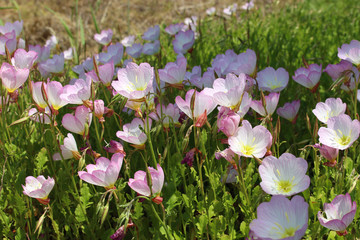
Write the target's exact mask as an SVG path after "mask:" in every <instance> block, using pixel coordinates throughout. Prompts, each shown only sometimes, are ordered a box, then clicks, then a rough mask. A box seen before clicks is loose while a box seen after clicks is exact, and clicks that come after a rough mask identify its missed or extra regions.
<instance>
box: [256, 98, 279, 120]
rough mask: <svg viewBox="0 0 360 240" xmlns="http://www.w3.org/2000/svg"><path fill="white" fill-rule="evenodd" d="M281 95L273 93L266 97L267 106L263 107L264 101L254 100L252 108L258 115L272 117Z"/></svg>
mask: <svg viewBox="0 0 360 240" xmlns="http://www.w3.org/2000/svg"><path fill="white" fill-rule="evenodd" d="M279 98H280V93H275V92H272V93H270V94H269V95H268V96H265V106H266V107H264V106H263V103H262V100H253V101H252V102H251V108H252V109H254V110H255V112H257V113H258V114H260V115H261V116H263V117H265V116H267V115H272V114H273V113H274V112H275V109H276V107H277V104H278V102H279Z"/></svg>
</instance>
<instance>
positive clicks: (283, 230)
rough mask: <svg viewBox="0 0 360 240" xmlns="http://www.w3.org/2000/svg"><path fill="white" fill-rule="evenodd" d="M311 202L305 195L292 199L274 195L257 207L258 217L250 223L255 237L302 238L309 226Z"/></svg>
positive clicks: (294, 239)
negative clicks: (306, 199)
mask: <svg viewBox="0 0 360 240" xmlns="http://www.w3.org/2000/svg"><path fill="white" fill-rule="evenodd" d="M308 209H309V204H308V203H306V202H305V201H304V198H303V197H300V196H294V197H293V198H292V199H291V200H289V199H287V198H286V197H284V196H273V197H272V198H271V200H270V202H263V203H261V204H260V205H259V206H258V208H257V219H254V220H253V221H252V222H251V223H250V230H251V231H252V232H253V234H255V236H256V237H257V238H255V239H264V240H265V239H266V240H268V239H286V240H300V239H302V237H303V236H304V235H305V232H306V229H307V227H308V221H309V217H308Z"/></svg>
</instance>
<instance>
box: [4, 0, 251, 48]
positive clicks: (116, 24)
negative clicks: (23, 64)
mask: <svg viewBox="0 0 360 240" xmlns="http://www.w3.org/2000/svg"><path fill="white" fill-rule="evenodd" d="M234 2H237V3H238V4H239V5H240V4H242V3H244V2H245V0H243V1H240V2H239V1H234V0H221V1H220V0H200V1H199V0H196V1H193V0H180V1H179V0H170V1H167V0H149V1H141V0H108V1H101V0H79V2H78V14H79V16H80V17H81V19H82V21H83V25H84V29H85V36H86V43H87V46H88V47H90V48H92V47H94V46H95V45H96V43H95V41H94V40H93V39H92V38H93V35H94V33H95V32H96V31H95V27H94V23H93V20H92V15H91V9H94V12H95V15H96V19H97V22H98V25H99V28H100V29H107V28H111V29H112V30H113V31H114V37H115V38H117V39H121V38H122V37H124V36H126V35H129V34H142V33H143V32H144V31H145V30H146V29H147V28H148V27H150V26H153V25H155V24H170V23H172V22H174V21H178V20H182V19H184V18H185V17H189V16H191V15H198V16H199V15H200V16H201V15H204V14H205V10H206V9H207V8H209V7H212V6H215V7H216V8H217V10H218V11H222V9H223V8H224V7H226V6H228V5H229V4H232V3H234ZM17 4H18V5H19V13H20V16H21V18H22V19H23V20H24V32H25V36H26V38H27V39H26V40H27V42H28V43H29V44H43V43H44V42H45V41H46V39H47V38H48V37H49V36H51V35H52V34H55V35H56V36H57V37H58V40H59V43H60V46H64V48H66V47H69V41H68V36H67V34H66V32H65V29H64V27H63V26H62V25H61V22H60V20H59V18H57V17H56V16H54V15H53V14H52V13H51V12H50V11H49V10H47V9H46V7H49V8H51V9H52V10H54V11H55V12H56V13H57V15H58V16H60V17H61V18H62V19H64V21H65V22H66V24H68V25H69V27H70V29H71V30H72V31H73V32H79V31H76V27H77V25H76V19H75V16H76V14H75V11H76V8H75V5H76V2H75V0H74V1H63V0H31V1H29V0H17ZM9 6H13V4H12V1H10V0H7V1H5V3H4V2H3V3H2V4H0V7H9ZM18 19H19V16H18V12H17V10H16V9H6V10H1V20H2V21H4V22H6V21H15V20H18Z"/></svg>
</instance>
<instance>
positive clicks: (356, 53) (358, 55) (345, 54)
mask: <svg viewBox="0 0 360 240" xmlns="http://www.w3.org/2000/svg"><path fill="white" fill-rule="evenodd" d="M338 57H339V58H341V59H343V60H346V61H349V62H352V63H353V64H355V65H359V64H360V42H359V41H358V40H352V41H351V42H350V44H343V45H342V46H341V48H338Z"/></svg>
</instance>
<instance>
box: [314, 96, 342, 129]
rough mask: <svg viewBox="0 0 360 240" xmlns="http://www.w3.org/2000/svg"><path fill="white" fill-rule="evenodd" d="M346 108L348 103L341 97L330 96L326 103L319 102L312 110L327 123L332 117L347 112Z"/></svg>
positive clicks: (320, 119)
mask: <svg viewBox="0 0 360 240" xmlns="http://www.w3.org/2000/svg"><path fill="white" fill-rule="evenodd" d="M345 110H346V103H343V102H342V100H341V98H336V99H335V98H328V99H326V100H325V103H323V102H319V103H317V104H316V107H315V109H313V110H312V112H313V113H314V115H315V116H316V117H317V119H319V121H320V122H322V123H325V124H326V123H327V121H328V120H329V119H330V118H331V117H336V116H339V115H340V114H343V113H345Z"/></svg>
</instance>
